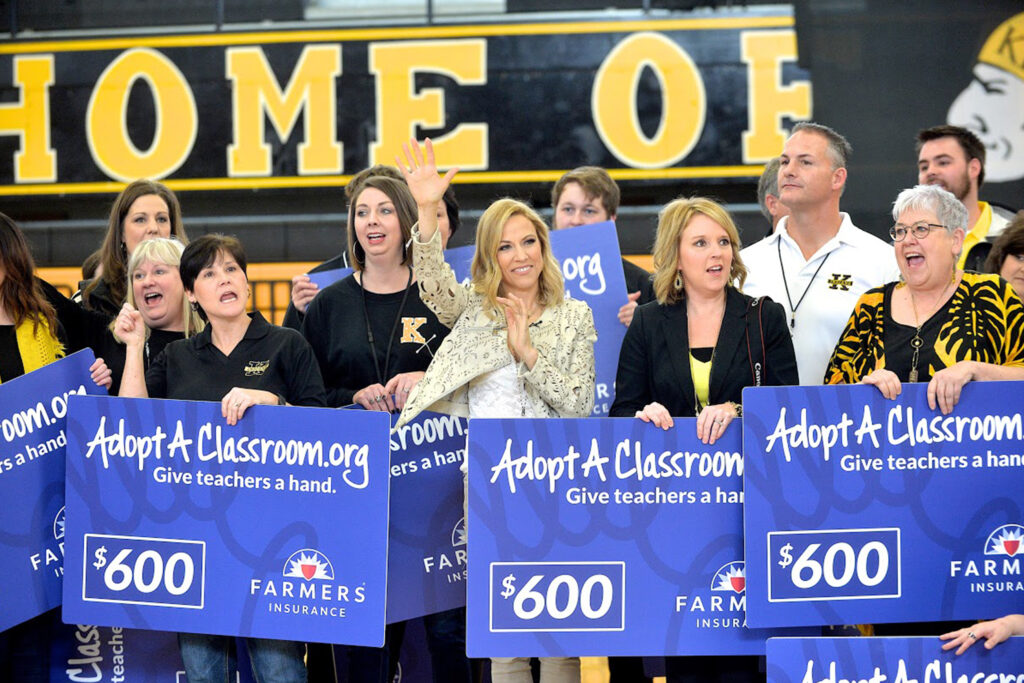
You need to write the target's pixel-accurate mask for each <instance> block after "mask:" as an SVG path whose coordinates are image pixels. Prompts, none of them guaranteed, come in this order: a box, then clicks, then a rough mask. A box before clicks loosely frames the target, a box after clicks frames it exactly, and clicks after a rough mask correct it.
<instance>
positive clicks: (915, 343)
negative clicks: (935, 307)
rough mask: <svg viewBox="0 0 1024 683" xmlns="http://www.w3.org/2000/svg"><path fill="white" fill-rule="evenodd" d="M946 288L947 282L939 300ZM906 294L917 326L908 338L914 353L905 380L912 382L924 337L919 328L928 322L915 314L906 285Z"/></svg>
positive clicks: (913, 304) (910, 291)
mask: <svg viewBox="0 0 1024 683" xmlns="http://www.w3.org/2000/svg"><path fill="white" fill-rule="evenodd" d="M955 281H956V273H954V274H953V279H952V280H950V284H952V283H953V282H955ZM948 290H949V285H948V284H947V285H946V286H945V288H943V290H942V293H941V294H940V295H939V298H938V301H939V302H942V301H944V300H945V298H946V291H948ZM907 294H909V295H910V307H911V309H912V310H913V311H914V325H915V326H916V327H917V329H915V330H914V336H913V337H911V339H910V348H912V349H914V354H913V356H911V358H910V374H909V375H907V381H908V382H911V383H913V382H916V381H917V361H918V357H919V356H920V354H921V347H922V346H924V339H922V338H921V328H922V327H924V324H925V323H926V322H928V319H925V321H924V323H923V322H921V320H920V318H918V316H917V302H916V301H915V300H914V292H913V291H912V290H911V289H910V288H909V287H907ZM933 315H934V314H933Z"/></svg>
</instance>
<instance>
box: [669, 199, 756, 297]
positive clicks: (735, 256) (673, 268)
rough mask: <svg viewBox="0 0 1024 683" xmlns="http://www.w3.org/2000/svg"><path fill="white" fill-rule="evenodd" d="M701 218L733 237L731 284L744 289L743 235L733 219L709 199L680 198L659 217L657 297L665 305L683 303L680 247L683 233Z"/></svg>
mask: <svg viewBox="0 0 1024 683" xmlns="http://www.w3.org/2000/svg"><path fill="white" fill-rule="evenodd" d="M698 214H702V215H704V216H707V217H708V218H710V219H711V220H713V221H714V222H716V223H718V224H719V225H720V226H722V228H723V229H724V230H725V233H726V234H727V235H728V236H729V242H730V243H731V244H732V266H731V267H730V268H729V284H730V285H732V284H734V283H735V286H737V287H739V288H741V289H742V287H743V282H744V281H745V280H746V279H747V268H746V266H744V265H743V259H741V258H740V233H739V231H738V230H737V229H736V224H735V223H733V220H732V216H730V215H729V212H728V211H726V210H725V209H724V208H722V206H721V205H720V204H718V203H717V202H714V201H712V200H710V199H708V198H706V197H690V198H685V197H680V198H678V199H674V200H672V201H671V202H669V203H668V204H666V205H665V208H663V209H662V210H661V212H660V213H659V214H658V234H657V235H656V236H655V238H654V254H653V256H654V294H655V296H656V297H657V298H658V302H659V303H661V304H665V305H669V304H675V303H677V302H679V301H682V299H683V296H684V293H685V287H686V283H685V282H684V283H683V289H676V286H675V282H676V275H677V273H678V272H679V243H680V242H681V241H682V239H683V231H685V230H686V226H687V225H689V224H690V221H692V220H693V219H694V217H695V216H697V215H698Z"/></svg>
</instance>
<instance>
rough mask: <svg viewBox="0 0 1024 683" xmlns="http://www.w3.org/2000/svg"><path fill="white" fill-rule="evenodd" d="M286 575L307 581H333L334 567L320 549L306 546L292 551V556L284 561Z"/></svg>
mask: <svg viewBox="0 0 1024 683" xmlns="http://www.w3.org/2000/svg"><path fill="white" fill-rule="evenodd" d="M284 575H285V576H287V577H292V578H296V579H305V580H306V581H312V580H313V579H319V580H323V581H333V580H334V567H333V566H332V565H331V561H330V560H328V559H327V556H326V555H324V554H323V553H321V552H320V551H318V550H313V549H312V548H305V549H303V550H299V551H296V552H294V553H292V556H291V557H289V558H288V560H287V561H286V562H285V563H284Z"/></svg>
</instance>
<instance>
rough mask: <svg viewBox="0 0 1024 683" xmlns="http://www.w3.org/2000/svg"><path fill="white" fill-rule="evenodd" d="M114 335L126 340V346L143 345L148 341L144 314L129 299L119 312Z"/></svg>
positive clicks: (123, 340)
mask: <svg viewBox="0 0 1024 683" xmlns="http://www.w3.org/2000/svg"><path fill="white" fill-rule="evenodd" d="M114 336H115V337H117V338H118V339H120V340H121V341H122V342H124V344H125V346H142V345H143V344H145V343H146V323H145V321H143V319H142V314H141V313H139V312H138V311H137V310H135V307H134V306H132V305H131V304H130V303H128V302H127V301H126V302H125V303H124V305H123V306H121V311H120V312H119V313H118V314H117V321H116V323H115V324H114Z"/></svg>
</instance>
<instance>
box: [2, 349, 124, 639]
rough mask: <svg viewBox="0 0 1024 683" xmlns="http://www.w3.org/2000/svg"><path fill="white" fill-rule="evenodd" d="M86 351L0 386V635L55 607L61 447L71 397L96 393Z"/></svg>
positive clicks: (60, 570)
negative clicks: (0, 587) (0, 572)
mask: <svg viewBox="0 0 1024 683" xmlns="http://www.w3.org/2000/svg"><path fill="white" fill-rule="evenodd" d="M95 360H96V358H95V356H93V354H92V351H89V350H85V351H79V352H78V353H75V354H72V355H70V356H68V357H67V358H64V359H62V360H59V361H57V362H56V363H51V364H50V365H47V366H45V367H42V368H40V369H38V370H36V371H35V372H30V373H28V374H27V375H22V376H21V377H19V378H17V379H14V380H11V381H10V382H4V383H3V384H0V438H2V441H0V443H2V446H0V499H2V500H3V501H4V503H3V505H2V506H0V568H2V570H3V576H4V590H3V595H2V597H0V631H3V630H6V629H9V628H10V627H12V626H14V625H16V624H20V623H21V622H23V621H27V620H28V619H31V618H32V617H34V616H36V615H38V614H42V613H43V612H45V611H46V610H48V609H51V608H53V607H56V606H57V605H59V604H60V602H61V585H62V576H63V575H64V448H65V446H66V444H67V436H66V434H65V425H66V418H65V415H66V413H67V400H68V396H69V395H71V394H86V393H88V394H101V393H105V390H104V389H102V388H100V387H97V386H96V385H95V384H93V383H92V380H91V379H90V378H89V366H90V365H92V363H93V361H95Z"/></svg>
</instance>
